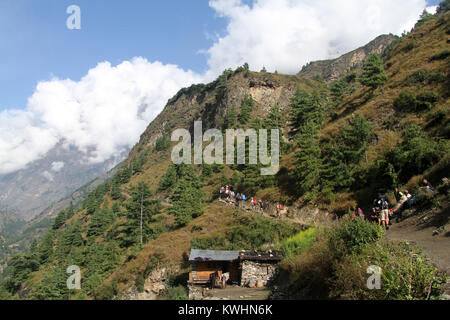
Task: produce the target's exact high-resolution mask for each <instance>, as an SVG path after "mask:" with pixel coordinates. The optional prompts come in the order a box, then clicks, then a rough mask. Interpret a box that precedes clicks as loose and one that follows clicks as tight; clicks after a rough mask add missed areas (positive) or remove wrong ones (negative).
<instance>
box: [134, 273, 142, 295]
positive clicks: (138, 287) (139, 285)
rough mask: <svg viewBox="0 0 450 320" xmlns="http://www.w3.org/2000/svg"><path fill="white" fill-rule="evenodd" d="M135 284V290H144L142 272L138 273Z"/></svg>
mask: <svg viewBox="0 0 450 320" xmlns="http://www.w3.org/2000/svg"><path fill="white" fill-rule="evenodd" d="M134 284H135V285H136V290H137V291H138V292H139V293H142V292H144V285H145V278H144V276H143V275H142V274H139V275H138V276H137V278H136V281H135V283H134Z"/></svg>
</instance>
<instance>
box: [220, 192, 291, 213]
mask: <svg viewBox="0 0 450 320" xmlns="http://www.w3.org/2000/svg"><path fill="white" fill-rule="evenodd" d="M220 197H221V198H222V199H223V200H226V201H227V202H228V203H230V204H235V205H236V207H240V206H241V204H243V203H246V201H247V197H246V195H245V194H244V193H239V192H234V191H233V190H231V187H230V186H225V187H222V188H220ZM249 201H250V208H251V209H252V210H253V211H257V212H260V213H264V210H265V209H267V206H266V205H265V203H264V201H263V200H261V199H257V198H256V197H251V198H250V199H249ZM276 209H277V216H278V217H281V214H283V213H285V210H284V208H283V205H282V204H281V203H278V204H277V206H276Z"/></svg>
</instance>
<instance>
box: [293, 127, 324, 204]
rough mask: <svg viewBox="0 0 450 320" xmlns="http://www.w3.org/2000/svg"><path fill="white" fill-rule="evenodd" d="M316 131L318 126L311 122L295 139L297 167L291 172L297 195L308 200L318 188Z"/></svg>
mask: <svg viewBox="0 0 450 320" xmlns="http://www.w3.org/2000/svg"><path fill="white" fill-rule="evenodd" d="M318 131H319V130H318V126H317V125H316V124H315V123H313V122H308V123H307V124H306V125H305V126H304V127H303V129H302V132H301V134H300V136H299V138H298V139H297V144H298V146H299V147H300V151H299V152H296V154H295V157H296V164H297V166H296V167H295V169H294V171H293V175H294V176H295V178H296V181H297V187H298V191H299V193H300V194H301V195H304V194H308V195H309V199H310V200H313V199H314V197H315V194H316V192H317V191H318V190H319V188H320V186H319V184H320V172H321V166H322V159H321V150H320V146H319V141H318V140H319V139H318Z"/></svg>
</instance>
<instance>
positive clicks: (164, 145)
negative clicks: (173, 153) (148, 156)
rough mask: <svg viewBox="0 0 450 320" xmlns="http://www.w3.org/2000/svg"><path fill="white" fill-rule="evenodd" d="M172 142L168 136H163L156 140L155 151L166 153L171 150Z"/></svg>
mask: <svg viewBox="0 0 450 320" xmlns="http://www.w3.org/2000/svg"><path fill="white" fill-rule="evenodd" d="M170 144H171V142H170V140H169V139H168V138H167V137H166V136H164V135H163V136H161V137H159V138H158V139H156V143H155V150H156V151H158V152H159V151H165V150H167V149H169V148H170Z"/></svg>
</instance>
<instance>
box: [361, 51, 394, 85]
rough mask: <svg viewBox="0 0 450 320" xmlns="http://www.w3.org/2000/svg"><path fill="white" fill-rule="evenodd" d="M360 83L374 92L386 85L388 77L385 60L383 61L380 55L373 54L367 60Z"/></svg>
mask: <svg viewBox="0 0 450 320" xmlns="http://www.w3.org/2000/svg"><path fill="white" fill-rule="evenodd" d="M359 81H360V82H361V84H362V85H364V86H367V87H370V88H371V89H372V90H375V89H377V88H378V87H380V86H383V85H384V84H385V83H386V81H387V75H386V73H385V72H384V66H383V60H381V57H380V55H378V54H376V53H373V54H371V55H370V56H369V58H367V60H366V62H365V63H364V67H363V72H362V74H361V78H360V79H359Z"/></svg>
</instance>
